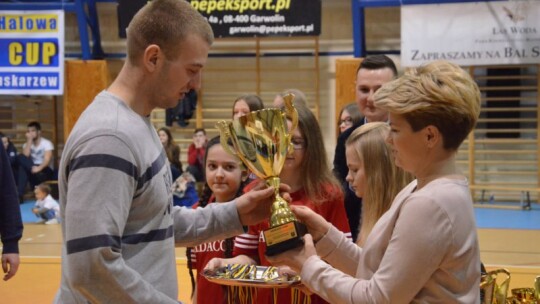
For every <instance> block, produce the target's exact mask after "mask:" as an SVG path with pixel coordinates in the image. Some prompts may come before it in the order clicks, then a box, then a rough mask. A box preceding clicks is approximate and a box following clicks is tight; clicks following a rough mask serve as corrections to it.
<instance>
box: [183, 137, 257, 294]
mask: <svg viewBox="0 0 540 304" xmlns="http://www.w3.org/2000/svg"><path fill="white" fill-rule="evenodd" d="M231 148H232V147H231ZM204 163H205V171H206V172H205V177H206V183H205V185H204V190H203V194H202V196H201V200H200V201H199V203H197V204H196V205H195V206H194V207H195V208H205V207H206V206H208V205H210V204H218V203H223V202H228V201H231V200H233V199H235V198H236V197H238V196H240V195H242V190H243V189H244V186H245V185H246V183H247V182H249V181H248V179H247V176H248V172H247V169H246V168H245V167H244V165H243V164H242V162H241V161H240V160H239V159H238V158H237V157H235V156H233V155H231V154H229V153H228V152H227V151H225V149H223V147H222V146H221V144H220V137H219V136H217V137H214V138H212V139H211V140H210V141H209V142H208V145H207V147H206V157H205V162H204ZM233 244H234V237H230V238H227V239H221V240H216V241H213V242H210V243H204V244H201V245H198V246H196V247H194V248H188V251H187V254H186V256H187V258H188V268H189V274H190V276H191V278H192V282H193V281H194V279H193V269H195V270H196V271H197V279H196V283H195V284H194V287H195V288H194V289H195V290H196V292H195V293H194V298H193V302H192V303H193V304H196V303H216V304H217V303H227V299H228V298H229V295H228V294H227V288H226V287H225V286H221V285H218V284H216V283H211V282H209V281H208V280H206V279H205V278H204V276H203V275H202V274H203V268H204V266H205V265H206V264H207V263H208V261H210V260H211V259H212V258H230V257H232V251H233Z"/></svg>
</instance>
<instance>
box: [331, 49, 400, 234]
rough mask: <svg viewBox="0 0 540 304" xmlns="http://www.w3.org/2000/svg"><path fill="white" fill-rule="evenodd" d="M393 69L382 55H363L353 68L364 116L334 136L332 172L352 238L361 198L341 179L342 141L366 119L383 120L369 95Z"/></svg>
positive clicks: (344, 169)
mask: <svg viewBox="0 0 540 304" xmlns="http://www.w3.org/2000/svg"><path fill="white" fill-rule="evenodd" d="M397 75H398V73H397V68H396V65H395V64H394V62H393V61H392V59H390V58H388V57H387V56H385V55H372V56H367V57H366V58H364V59H363V60H362V62H361V63H360V65H359V66H358V70H357V71H356V82H355V92H356V104H357V105H358V109H359V111H360V113H362V114H363V115H364V119H362V120H361V121H360V122H359V123H357V124H355V125H353V126H352V127H350V128H349V129H347V130H345V131H343V132H342V133H341V134H340V135H339V136H338V139H337V144H336V150H335V152H334V169H333V170H334V174H335V175H336V177H337V178H338V180H339V181H340V182H341V184H342V186H343V191H344V192H345V209H346V210H347V217H348V218H349V226H350V228H351V234H352V237H353V240H354V241H355V242H356V237H357V235H358V232H359V227H360V214H362V199H361V198H359V197H357V196H356V195H355V194H354V192H353V191H352V190H351V189H349V185H348V183H347V181H346V180H345V177H346V176H347V172H348V168H347V158H346V156H345V143H346V142H347V138H349V136H350V135H351V133H352V132H353V131H354V130H356V128H358V127H359V126H361V125H363V124H364V123H366V122H375V121H387V120H388V113H387V112H386V111H385V110H382V109H378V108H377V107H375V105H374V104H373V94H375V92H377V90H378V89H379V88H381V86H382V85H383V84H385V83H387V82H389V81H391V80H392V79H395V78H396V77H397Z"/></svg>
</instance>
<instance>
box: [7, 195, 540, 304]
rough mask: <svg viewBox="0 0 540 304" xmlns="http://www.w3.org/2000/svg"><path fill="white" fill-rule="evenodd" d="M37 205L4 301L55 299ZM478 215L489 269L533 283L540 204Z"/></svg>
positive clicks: (183, 289)
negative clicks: (36, 210) (526, 208)
mask: <svg viewBox="0 0 540 304" xmlns="http://www.w3.org/2000/svg"><path fill="white" fill-rule="evenodd" d="M32 205H33V202H26V203H25V204H23V205H21V210H22V214H23V221H24V222H25V224H24V235H23V238H22V240H21V242H20V251H21V266H20V268H19V272H18V273H17V275H16V276H15V277H14V278H12V279H11V280H10V281H8V282H4V281H0V303H5V304H11V303H17V304H18V303H21V304H26V303H32V304H36V303H51V302H52V300H53V298H54V295H55V293H56V290H57V289H58V286H59V284H60V247H61V241H62V236H61V231H60V225H43V224H36V223H35V220H36V218H35V217H34V216H33V214H31V213H30V211H29V210H30V208H31V206H32ZM482 207H486V205H484V206H482ZM488 207H489V206H488ZM475 213H476V221H477V225H478V235H479V240H480V249H481V259H482V261H483V262H484V264H485V265H486V267H487V268H488V270H491V269H496V268H507V269H508V270H510V272H511V274H512V279H511V284H510V288H516V287H533V281H534V279H535V277H536V276H538V275H540V206H539V205H538V204H533V207H532V210H530V211H522V210H508V209H498V208H497V209H493V208H480V207H479V208H475ZM176 253H177V260H176V261H177V262H176V265H177V272H178V277H179V290H180V298H179V300H181V301H183V302H184V303H190V301H189V293H190V291H191V286H190V284H191V283H190V280H189V275H188V273H187V269H186V260H185V249H184V248H177V249H176Z"/></svg>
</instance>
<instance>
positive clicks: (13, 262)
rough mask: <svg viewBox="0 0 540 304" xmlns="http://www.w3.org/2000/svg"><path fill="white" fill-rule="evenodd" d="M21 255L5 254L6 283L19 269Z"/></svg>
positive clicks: (3, 262)
mask: <svg viewBox="0 0 540 304" xmlns="http://www.w3.org/2000/svg"><path fill="white" fill-rule="evenodd" d="M19 263H20V261H19V254H18V253H5V254H2V270H4V281H7V280H9V279H11V278H12V277H13V276H15V274H16V273H17V270H18V269H19Z"/></svg>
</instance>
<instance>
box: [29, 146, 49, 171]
mask: <svg viewBox="0 0 540 304" xmlns="http://www.w3.org/2000/svg"><path fill="white" fill-rule="evenodd" d="M51 159H52V150H48V151H45V156H44V157H43V162H42V163H41V165H38V166H34V168H35V169H32V171H33V172H32V173H38V172H41V171H42V170H43V169H45V168H47V167H48V166H49V164H50V163H51Z"/></svg>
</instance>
